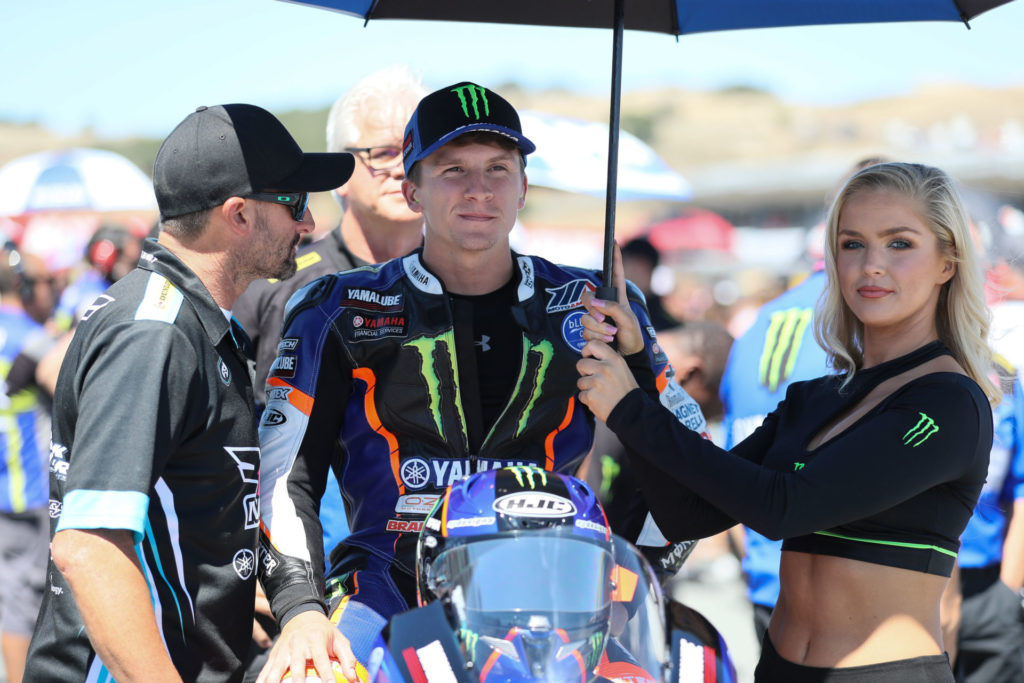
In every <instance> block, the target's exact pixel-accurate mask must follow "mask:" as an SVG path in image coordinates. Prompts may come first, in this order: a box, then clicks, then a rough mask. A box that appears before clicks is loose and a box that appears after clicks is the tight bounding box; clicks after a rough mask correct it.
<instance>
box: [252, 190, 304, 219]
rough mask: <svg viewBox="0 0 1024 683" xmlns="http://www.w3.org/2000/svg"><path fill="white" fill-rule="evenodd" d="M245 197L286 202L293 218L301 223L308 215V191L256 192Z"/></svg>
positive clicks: (263, 200)
mask: <svg viewBox="0 0 1024 683" xmlns="http://www.w3.org/2000/svg"><path fill="white" fill-rule="evenodd" d="M245 199H256V200H258V201H261V202H273V203H274V204H284V205H285V206H287V207H289V208H291V210H292V218H293V219H294V220H296V221H298V222H299V223H301V222H302V217H303V216H305V215H306V206H308V205H309V193H308V192H254V193H253V194H249V195H246V196H245Z"/></svg>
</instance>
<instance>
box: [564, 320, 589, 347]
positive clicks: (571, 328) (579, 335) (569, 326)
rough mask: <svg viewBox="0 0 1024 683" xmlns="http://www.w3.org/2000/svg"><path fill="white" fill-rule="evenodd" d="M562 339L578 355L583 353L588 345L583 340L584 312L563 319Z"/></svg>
mask: <svg viewBox="0 0 1024 683" xmlns="http://www.w3.org/2000/svg"><path fill="white" fill-rule="evenodd" d="M562 339H564V340H565V343H566V344H568V345H569V348H570V349H572V350H573V351H575V352H576V353H581V352H582V351H583V345H584V344H586V343H587V340H586V339H584V338H583V311H573V312H572V313H570V314H569V315H567V316H565V318H563V319H562Z"/></svg>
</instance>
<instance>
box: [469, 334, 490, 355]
mask: <svg viewBox="0 0 1024 683" xmlns="http://www.w3.org/2000/svg"><path fill="white" fill-rule="evenodd" d="M490 341H491V335H489V334H482V335H480V340H479V341H476V342H473V343H474V344H476V345H477V346H479V347H480V350H481V351H490V350H491V345H490V343H489V342H490Z"/></svg>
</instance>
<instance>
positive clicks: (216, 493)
mask: <svg viewBox="0 0 1024 683" xmlns="http://www.w3.org/2000/svg"><path fill="white" fill-rule="evenodd" d="M352 168H353V158H352V156H351V155H350V154H303V152H302V150H301V149H299V147H298V145H297V144H296V143H295V141H294V140H293V139H292V137H291V135H289V134H288V131H287V130H285V128H284V126H282V125H281V123H280V122H279V121H278V120H277V119H276V118H274V116H273V115H271V114H270V113H269V112H267V111H265V110H263V109H260V108H259V107H255V106H252V105H247V104H227V105H222V106H216V107H200V108H199V109H198V110H197V111H196V112H195V113H193V114H190V115H189V116H188V117H187V118H186V119H185V120H184V121H183V122H182V123H181V124H179V125H178V127H177V128H175V129H174V131H173V132H172V133H171V134H170V136H168V138H167V139H166V140H165V141H164V143H163V145H162V146H161V148H160V151H159V152H158V154H157V157H156V162H155V165H154V168H153V178H154V181H153V184H154V188H155V190H156V197H157V202H158V204H159V207H160V216H161V224H162V230H161V233H160V236H159V239H158V241H147V242H146V245H145V248H144V251H143V254H142V258H141V260H140V263H139V267H138V268H137V269H136V270H134V271H133V272H131V273H130V274H128V275H127V276H125V277H124V278H122V279H121V280H119V281H118V282H117V283H115V284H114V285H112V286H111V287H110V289H108V290H107V292H106V293H105V294H103V295H102V296H100V297H99V299H97V300H96V302H95V303H94V304H93V305H92V307H91V308H90V309H89V310H87V311H86V312H85V313H84V315H82V318H81V321H80V322H79V324H78V327H77V329H76V332H75V336H74V339H73V341H72V343H71V346H70V348H69V349H68V353H67V356H66V357H65V360H64V363H63V366H62V368H61V372H60V376H59V379H58V381H57V389H56V393H55V395H54V417H53V436H52V441H51V444H50V491H51V493H50V496H51V500H50V506H49V509H50V517H51V519H52V523H51V528H52V537H51V545H50V564H49V568H48V576H47V583H48V585H47V588H48V590H47V591H46V597H45V600H44V603H43V607H42V610H41V612H40V615H39V619H38V621H37V625H36V630H35V634H34V635H33V640H32V644H31V648H30V651H29V660H28V668H27V675H26V678H25V680H26V681H39V682H43V681H45V682H47V683H51V682H53V681H85V680H122V681H124V680H161V681H162V680H168V681H173V680H186V681H209V682H214V681H238V680H241V677H242V671H241V661H242V658H243V656H244V655H245V652H246V650H247V649H248V647H249V641H250V637H251V634H252V620H251V614H252V610H253V600H254V594H255V586H256V571H255V565H256V560H257V556H256V553H257V533H258V527H259V523H260V512H259V500H258V484H259V470H260V451H259V442H258V439H257V434H256V426H255V424H254V421H255V420H254V417H253V391H252V378H251V376H250V372H251V371H250V366H249V360H250V359H249V357H248V354H249V349H248V339H247V337H246V336H245V332H244V331H243V330H242V329H241V328H240V327H239V326H238V324H237V323H235V322H234V321H233V319H232V317H231V310H230V309H231V307H232V305H233V304H234V302H235V300H236V299H237V298H238V296H239V295H240V294H241V293H242V292H243V291H244V290H245V288H246V287H247V286H248V284H249V283H250V282H251V281H252V280H254V279H256V278H261V277H287V276H288V275H290V274H291V273H293V272H294V271H295V249H296V246H297V245H298V243H299V238H300V237H301V236H302V235H303V234H305V233H308V232H309V231H311V230H312V229H313V219H312V217H311V216H310V214H309V213H308V211H307V210H306V202H307V199H308V193H309V192H318V191H324V190H331V189H334V188H335V187H337V186H339V185H341V184H343V183H344V182H345V181H346V180H347V179H348V177H349V175H350V174H351V173H352Z"/></svg>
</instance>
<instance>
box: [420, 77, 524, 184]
mask: <svg viewBox="0 0 1024 683" xmlns="http://www.w3.org/2000/svg"><path fill="white" fill-rule="evenodd" d="M473 131H483V132H488V133H497V134H498V135H504V136H505V137H507V138H510V139H512V140H513V141H515V143H516V145H517V146H518V147H519V152H520V153H521V154H522V155H523V158H524V159H525V158H526V155H527V154H529V153H531V152H533V151H534V150H535V149H537V147H536V145H534V144H533V143H532V142H530V141H529V140H528V139H527V138H526V136H525V135H523V127H522V125H521V124H520V123H519V114H517V113H516V110H515V109H514V108H513V107H512V105H511V104H509V103H508V100H506V99H505V98H504V97H502V96H501V95H499V94H498V93H496V92H494V91H493V90H490V89H488V88H485V87H483V86H480V85H477V84H475V83H470V82H469V81H463V82H462V83H456V84H455V85H450V86H448V87H447V88H441V89H440V90H437V91H435V92H432V93H430V94H429V95H427V96H426V97H424V98H423V99H422V100H420V103H419V104H418V105H416V111H414V112H413V113H412V118H410V119H409V123H408V125H406V127H405V138H404V142H403V143H402V159H403V163H404V165H405V174H406V175H409V169H411V168H412V167H413V164H415V163H416V162H417V161H422V160H423V159H425V158H427V157H428V156H430V155H431V154H433V153H434V152H436V151H437V150H438V149H439V148H441V146H443V145H445V144H447V143H449V142H451V141H452V140H453V139H455V138H457V137H459V136H460V135H465V134H466V133H471V132H473Z"/></svg>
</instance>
